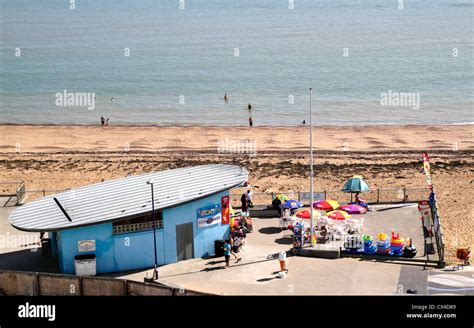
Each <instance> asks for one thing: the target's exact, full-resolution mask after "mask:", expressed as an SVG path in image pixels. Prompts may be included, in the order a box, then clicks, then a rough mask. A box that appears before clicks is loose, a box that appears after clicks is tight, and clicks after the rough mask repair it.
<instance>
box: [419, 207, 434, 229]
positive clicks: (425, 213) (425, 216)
mask: <svg viewBox="0 0 474 328" xmlns="http://www.w3.org/2000/svg"><path fill="white" fill-rule="evenodd" d="M418 211H420V214H421V220H422V222H423V227H425V229H426V231H427V232H428V234H429V235H430V236H431V235H432V231H431V222H432V217H431V205H430V201H428V200H422V201H421V202H419V203H418Z"/></svg>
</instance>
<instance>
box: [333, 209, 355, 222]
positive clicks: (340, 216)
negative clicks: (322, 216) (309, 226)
mask: <svg viewBox="0 0 474 328" xmlns="http://www.w3.org/2000/svg"><path fill="white" fill-rule="evenodd" d="M328 217H329V218H330V219H333V220H345V219H350V218H351V216H350V215H349V214H348V213H347V212H346V211H340V210H339V211H331V212H329V213H328Z"/></svg>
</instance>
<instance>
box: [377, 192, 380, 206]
mask: <svg viewBox="0 0 474 328" xmlns="http://www.w3.org/2000/svg"><path fill="white" fill-rule="evenodd" d="M378 203H380V189H379V188H377V204H378Z"/></svg>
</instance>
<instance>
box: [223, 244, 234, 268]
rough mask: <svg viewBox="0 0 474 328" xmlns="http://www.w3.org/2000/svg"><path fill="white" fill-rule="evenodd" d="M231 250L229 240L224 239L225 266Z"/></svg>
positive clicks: (227, 265)
mask: <svg viewBox="0 0 474 328" xmlns="http://www.w3.org/2000/svg"><path fill="white" fill-rule="evenodd" d="M231 251H232V247H231V246H230V243H229V240H226V241H225V243H224V258H225V267H226V268H228V267H229V260H230V253H231Z"/></svg>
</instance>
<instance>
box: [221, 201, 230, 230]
mask: <svg viewBox="0 0 474 328" xmlns="http://www.w3.org/2000/svg"><path fill="white" fill-rule="evenodd" d="M221 206H222V221H221V222H222V224H229V222H230V199H229V196H224V197H222V198H221Z"/></svg>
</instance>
